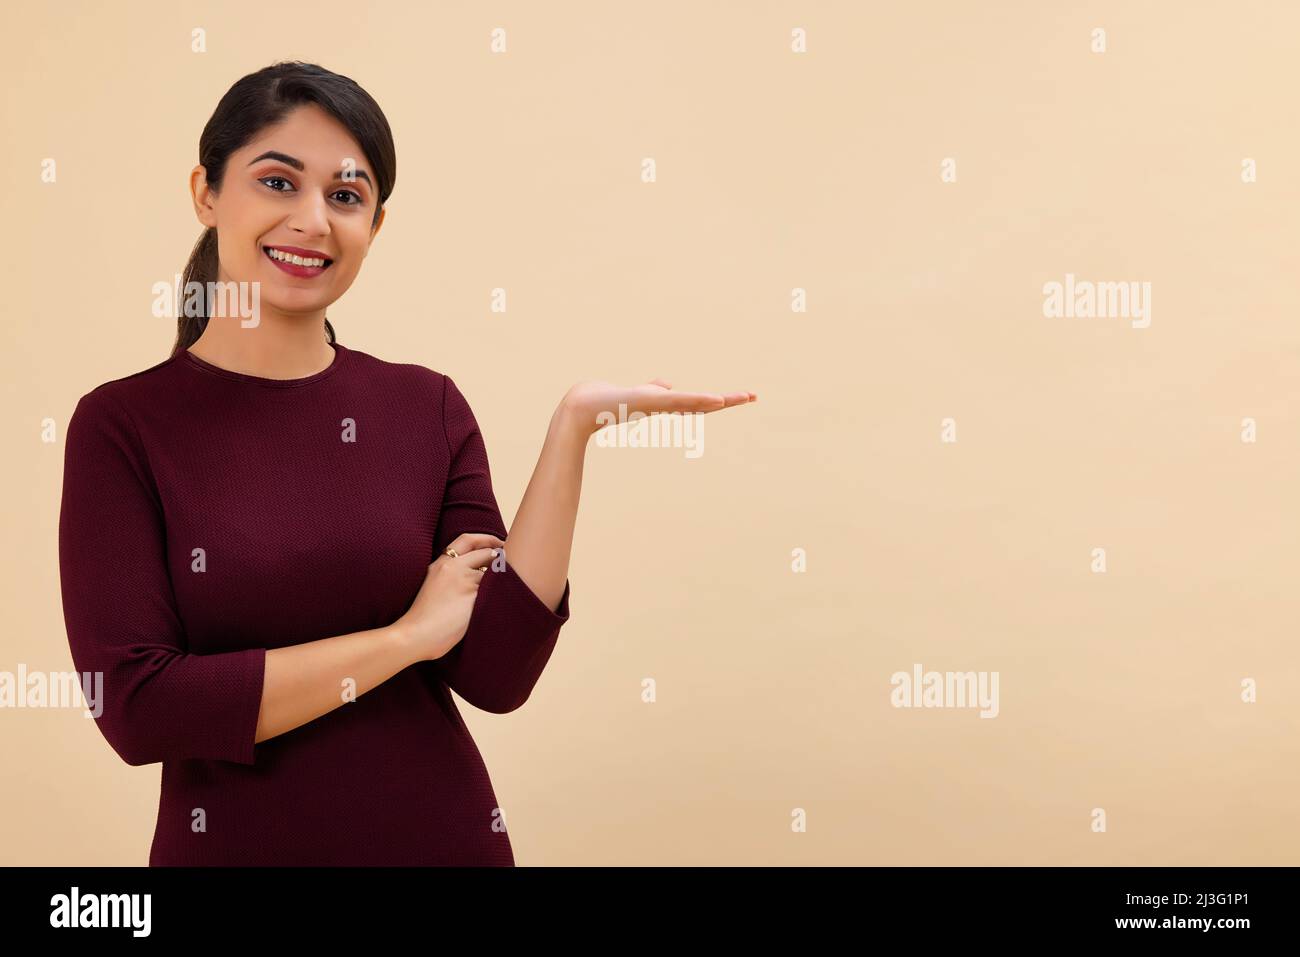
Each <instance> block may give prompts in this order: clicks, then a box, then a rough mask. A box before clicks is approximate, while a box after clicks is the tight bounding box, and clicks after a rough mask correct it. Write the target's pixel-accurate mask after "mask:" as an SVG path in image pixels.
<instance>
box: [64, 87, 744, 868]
mask: <svg viewBox="0 0 1300 957" xmlns="http://www.w3.org/2000/svg"><path fill="white" fill-rule="evenodd" d="M200 158H201V162H200V164H199V166H198V167H196V168H195V169H194V170H193V171H192V173H191V178H190V182H191V186H192V188H193V199H194V209H195V213H196V215H197V216H198V218H199V220H200V222H202V223H203V224H204V226H205V227H206V229H205V232H204V234H203V238H202V239H201V240H200V242H199V245H198V247H197V248H196V250H195V253H194V256H193V258H192V260H191V262H190V266H189V268H188V270H187V274H186V277H185V279H186V288H190V286H191V284H200V285H201V288H203V289H204V290H205V292H204V297H205V303H204V304H205V309H204V310H202V311H201V312H200V314H199V315H182V316H180V317H179V318H178V329H177V340H176V344H175V346H174V347H173V350H172V354H171V357H170V358H169V359H167V360H166V361H164V362H161V363H158V364H157V365H155V366H153V367H151V368H148V369H144V370H142V371H139V372H135V373H133V374H131V375H127V376H124V377H122V378H118V379H114V380H112V381H109V382H105V383H103V384H101V385H99V386H98V387H96V388H94V389H92V390H91V391H90V392H88V393H87V394H85V395H84V396H82V398H81V400H80V402H78V404H77V406H76V409H75V410H74V412H73V414H72V418H71V420H70V421H69V423H68V427H67V430H66V450H65V453H64V473H63V474H64V478H63V499H62V506H61V510H60V513H59V562H60V579H61V585H62V596H63V608H64V619H65V622H66V624H67V632H68V641H69V645H70V647H71V650H72V657H73V660H74V662H76V664H77V669H78V671H81V672H89V673H97V674H102V675H103V676H104V679H103V689H102V694H101V695H100V701H101V704H102V710H101V713H100V714H99V715H98V716H97V717H96V722H97V725H98V727H99V729H100V731H101V732H102V734H103V736H104V737H105V738H106V739H107V741H108V742H109V744H110V745H111V746H112V747H113V749H114V750H115V751H116V752H117V753H118V755H119V756H120V757H121V758H122V759H123V760H124V761H126V762H127V763H128V764H132V765H140V764H152V763H155V762H161V763H162V765H163V770H162V793H161V797H160V800H159V802H158V816H157V821H156V825H155V829H154V838H153V845H152V848H151V850H150V854H149V863H150V864H153V865H165V864H181V865H196V864H203V865H252V864H264V865H358V864H370V865H400V864H417V865H418V864H423V865H433V864H457V865H483V864H490V865H505V866H509V865H512V864H513V863H514V855H513V850H512V847H511V843H510V838H509V836H508V834H507V831H506V822H505V813H504V811H503V809H502V807H501V805H500V803H499V802H498V800H497V797H496V794H495V791H494V788H493V785H492V781H491V779H490V777H489V776H488V772H487V768H486V765H485V764H484V761H483V758H482V756H481V755H480V753H479V750H478V748H477V746H476V744H475V742H474V740H473V738H472V737H471V736H470V733H469V730H468V728H467V726H466V724H465V722H464V720H463V719H462V718H461V715H460V712H459V709H458V706H457V704H456V701H455V699H454V698H453V696H452V692H453V691H454V692H455V693H456V694H457V695H459V696H460V698H462V699H464V700H465V701H467V702H469V703H470V704H472V705H474V706H475V707H478V708H481V709H483V710H485V711H490V712H493V713H497V714H505V713H508V712H511V711H514V710H516V709H518V708H520V707H521V706H522V705H523V704H524V703H525V702H526V701H527V700H528V698H529V696H530V695H531V694H532V691H533V688H534V687H535V686H536V684H537V682H538V680H539V678H540V676H541V673H542V670H543V669H544V668H545V667H546V665H547V663H548V661H549V660H550V657H551V653H552V651H553V650H554V648H555V646H556V643H557V641H558V636H559V633H560V629H561V627H562V626H563V625H564V623H565V622H566V621H567V620H568V618H569V580H568V568H569V559H570V552H571V550H572V546H573V535H574V525H575V521H576V517H577V508H578V501H579V497H580V492H581V485H582V469H583V461H584V456H585V453H586V446H587V442H588V439H589V438H590V436H591V435H592V433H593V432H595V431H596V429H597V428H598V427H599V425H598V423H599V422H600V421H601V417H600V411H601V410H604V409H611V408H619V409H627V410H630V411H631V413H632V414H635V415H641V414H645V415H649V414H653V413H657V412H681V413H694V412H711V411H717V410H719V409H723V408H727V407H729V406H732V405H739V404H742V403H745V402H748V401H751V400H752V399H753V398H755V396H754V395H753V393H749V392H740V393H732V394H728V395H714V394H708V393H690V392H673V391H672V387H671V385H669V384H668V383H665V382H663V381H662V380H658V379H656V380H653V381H651V382H649V383H646V384H643V385H639V386H635V387H631V388H620V387H617V386H614V385H612V384H610V383H608V382H600V381H596V382H585V383H578V384H577V385H575V386H573V387H572V388H570V389H569V391H568V392H567V393H566V394H565V395H564V397H563V398H562V399H561V400H560V402H559V404H558V406H557V407H556V409H555V412H554V413H553V414H552V417H551V421H550V423H549V425H548V428H547V433H546V437H545V441H544V443H543V445H542V451H541V454H540V455H539V456H538V460H537V465H536V467H535V469H534V471H533V475H532V478H531V479H530V481H529V482H528V487H527V489H526V491H525V493H524V496H523V500H522V501H521V503H520V505H519V508H518V511H517V512H516V515H515V520H514V523H513V524H512V526H511V527H510V529H509V533H508V534H509V541H508V543H507V541H506V539H507V529H506V525H505V523H504V521H503V520H502V517H501V511H500V509H499V508H498V506H497V501H496V495H495V492H494V490H493V488H492V477H491V471H490V469H489V467H488V457H487V449H486V445H485V443H484V440H483V436H482V434H481V433H480V431H479V427H478V422H477V420H476V419H475V416H474V413H473V411H472V410H471V408H470V403H469V401H468V399H467V398H466V396H465V395H464V393H462V392H461V390H460V389H459V388H458V387H457V384H456V383H455V382H454V381H453V380H452V378H451V377H450V376H449V375H446V374H444V373H442V372H439V371H435V370H433V369H429V368H426V367H424V366H421V365H417V364H415V363H410V362H387V361H384V360H382V359H379V358H376V357H375V356H372V355H369V354H367V353H365V352H363V351H361V350H360V349H352V348H348V347H346V346H344V345H343V344H342V343H340V342H338V341H337V340H336V338H335V335H334V330H333V328H332V327H331V326H330V324H329V323H328V322H327V321H326V319H325V309H326V307H327V306H329V305H330V304H331V303H333V302H334V301H335V300H337V299H338V298H339V297H340V296H341V295H343V293H344V292H345V291H346V290H347V289H348V287H349V286H350V285H351V283H352V281H353V279H354V278H355V277H356V275H357V272H358V270H359V269H360V268H361V264H362V262H363V261H364V260H365V258H366V255H367V253H368V252H369V250H370V247H371V244H372V243H373V241H374V238H375V235H376V234H377V233H378V231H379V227H380V224H381V223H382V222H383V218H384V202H385V201H386V200H387V198H388V196H389V194H390V192H391V190H392V188H393V179H394V173H395V169H396V162H395V159H394V154H393V141H392V136H391V134H390V132H389V129H388V123H387V122H386V121H385V120H384V115H383V113H382V112H381V111H380V109H379V107H378V106H377V105H376V104H375V102H374V101H373V100H372V99H371V98H370V97H369V96H368V95H367V94H366V93H365V92H364V91H362V90H361V88H360V87H358V86H357V85H356V84H355V83H354V82H353V81H352V80H350V79H347V78H346V77H341V76H338V75H336V74H333V73H330V72H329V71H327V70H324V69H322V68H321V67H317V66H312V65H309V64H301V63H288V64H276V65H274V66H272V67H269V68H267V69H266V70H262V71H260V72H258V73H254V74H252V75H251V76H247V77H244V78H243V79H241V80H240V81H239V82H238V83H236V84H235V86H234V87H233V88H232V89H231V90H230V92H229V93H227V94H226V96H225V97H223V98H222V100H221V103H220V104H219V105H218V107H217V110H216V113H215V114H214V115H213V117H212V119H211V120H210V121H209V122H208V124H207V126H206V127H205V128H204V131H203V137H202V140H201V143H200ZM209 283H211V284H212V285H217V286H223V287H225V286H229V285H240V286H244V285H253V286H254V287H255V288H256V289H258V290H260V303H261V313H260V321H259V322H257V323H255V324H252V325H245V324H244V323H242V322H235V321H234V320H233V318H231V317H229V316H226V315H220V314H216V313H213V312H211V311H209V310H208V309H207V308H206V306H207V305H208V303H207V302H206V297H207V290H208V289H209V288H210V286H209V285H208V284H209ZM486 361H492V360H491V357H488V358H487V360H486ZM507 551H508V555H507Z"/></svg>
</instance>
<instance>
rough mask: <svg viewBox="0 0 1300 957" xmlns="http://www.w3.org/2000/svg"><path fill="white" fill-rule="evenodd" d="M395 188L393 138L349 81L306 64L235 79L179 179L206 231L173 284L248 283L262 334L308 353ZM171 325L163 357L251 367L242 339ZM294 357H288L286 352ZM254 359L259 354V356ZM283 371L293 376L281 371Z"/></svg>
mask: <svg viewBox="0 0 1300 957" xmlns="http://www.w3.org/2000/svg"><path fill="white" fill-rule="evenodd" d="M396 178H397V156H396V151H395V149H394V145H393V137H392V132H391V130H390V129H389V126H388V121H387V119H386V118H385V117H384V114H383V111H382V110H381V109H380V108H379V105H378V104H377V103H375V101H374V100H373V98H371V97H370V95H369V94H368V93H366V92H365V90H363V89H362V88H361V87H360V86H358V85H357V84H356V83H355V82H354V81H353V80H351V79H349V78H348V77H344V76H339V75H338V74H336V73H332V72H330V71H329V70H326V69H324V68H323V67H319V66H316V65H314V64H307V63H277V64H275V65H273V66H270V67H267V68H266V69H264V70H260V71H258V72H257V73H252V74H250V75H248V76H246V77H244V78H243V79H241V80H239V81H238V82H237V83H236V84H235V85H234V86H232V87H231V88H230V90H229V91H228V92H227V93H226V95H225V96H224V97H222V99H221V102H220V103H218V104H217V108H216V110H215V111H214V112H213V114H212V117H211V119H209V120H208V123H207V125H206V126H205V127H204V128H203V133H202V135H201V136H200V138H199V164H198V165H197V166H196V167H195V168H194V169H193V170H192V171H191V173H190V188H191V191H192V194H193V199H194V208H195V212H196V214H197V215H198V218H199V221H200V222H201V223H202V224H203V225H204V226H205V227H207V228H206V229H205V230H204V232H203V235H202V236H201V237H200V238H199V241H198V243H197V244H196V245H195V247H194V251H193V253H192V255H191V256H190V261H189V263H188V265H187V266H186V269H185V271H184V273H183V275H182V285H183V288H187V289H188V288H191V287H190V285H189V283H190V282H191V281H197V282H199V283H202V284H203V288H207V283H208V282H210V281H220V282H227V281H231V280H234V281H240V282H257V283H259V284H260V285H261V290H260V309H261V316H260V318H261V322H262V323H264V324H267V325H268V330H269V331H268V333H267V334H268V335H269V336H271V337H274V338H276V339H280V338H282V337H283V338H285V339H286V342H285V345H286V349H285V350H281V351H287V352H290V353H292V352H294V351H299V352H301V351H302V350H301V348H300V347H301V346H302V345H304V343H302V342H301V341H299V340H300V339H301V337H302V336H306V335H311V334H313V333H312V332H311V330H313V329H315V328H319V326H322V325H323V327H324V329H325V343H321V342H319V340H317V341H316V344H315V345H311V346H310V350H311V351H309V352H308V354H312V353H313V352H314V354H315V355H316V356H317V357H319V358H318V359H317V364H319V363H321V362H325V361H328V357H327V356H326V355H325V353H323V352H321V351H320V350H321V349H322V348H324V346H325V344H326V343H333V342H335V341H336V336H335V333H334V328H333V326H332V325H331V324H330V323H329V321H328V320H327V319H326V318H325V309H326V307H327V306H328V305H329V304H330V303H332V302H333V301H334V300H336V299H338V298H339V297H340V296H342V295H343V293H344V292H346V291H347V289H348V288H349V287H350V286H351V285H352V282H353V280H354V279H355V278H356V276H357V273H358V272H359V271H360V269H361V264H362V262H363V261H364V259H365V257H366V254H367V253H368V252H369V250H370V244H371V243H372V242H373V241H374V239H375V236H376V235H378V233H379V229H380V227H381V225H382V224H383V220H384V203H385V202H387V200H388V198H389V196H390V195H391V194H392V191H393V186H394V183H395V181H396ZM211 315H213V312H212V311H211V310H204V311H203V315H202V316H197V317H189V316H183V317H181V322H180V323H179V326H178V330H177V337H176V342H175V344H174V345H173V348H172V352H173V354H175V353H177V352H180V351H181V350H184V349H189V348H190V347H191V346H195V345H196V343H197V347H196V348H195V349H194V350H193V351H194V354H196V355H202V356H208V357H216V356H218V355H222V356H225V357H227V358H228V359H230V358H234V359H235V360H236V361H238V362H242V363H244V364H245V365H246V366H248V367H249V368H250V369H251V362H252V355H251V350H250V348H249V339H248V337H247V336H239V335H236V334H235V331H234V330H232V329H230V328H228V327H227V325H224V324H220V323H214V324H213V325H212V328H210V329H209V327H208V326H209V324H208V322H207V317H209V316H211ZM317 319H319V323H318V322H317V321H316V320H317ZM295 347H298V348H295ZM259 351H263V350H259ZM286 371H289V372H293V371H299V370H292V369H291V370H286Z"/></svg>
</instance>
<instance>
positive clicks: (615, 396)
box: [564, 379, 758, 433]
mask: <svg viewBox="0 0 1300 957" xmlns="http://www.w3.org/2000/svg"><path fill="white" fill-rule="evenodd" d="M756 401H758V394H757V393H755V392H674V391H673V386H672V383H671V382H665V381H664V380H663V379H651V380H650V381H649V382H647V383H645V384H643V385H633V386H622V385H614V384H613V383H612V382H580V383H578V384H577V385H575V386H574V387H573V388H571V389H570V390H569V391H568V393H567V394H566V395H565V397H564V405H565V406H566V407H567V409H568V410H569V412H570V414H571V416H572V418H573V421H575V422H578V423H581V424H582V426H583V428H585V429H587V430H588V433H594V432H596V431H597V430H599V429H601V428H603V427H604V426H605V425H607V424H609V423H608V422H607V421H601V419H600V418H599V416H601V415H602V413H604V414H606V415H607V416H614V417H615V419H616V420H617V419H618V418H619V416H620V407H622V414H623V415H631V414H632V413H633V412H642V413H644V414H645V415H654V414H655V413H657V412H680V413H683V414H685V413H689V412H717V411H719V410H721V409H729V408H731V407H732V406H733V405H745V404H747V403H749V402H756Z"/></svg>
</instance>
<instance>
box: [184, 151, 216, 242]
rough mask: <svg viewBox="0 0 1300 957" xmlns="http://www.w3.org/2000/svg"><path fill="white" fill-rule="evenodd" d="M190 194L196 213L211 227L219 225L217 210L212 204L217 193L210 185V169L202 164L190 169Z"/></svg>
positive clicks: (204, 223)
mask: <svg viewBox="0 0 1300 957" xmlns="http://www.w3.org/2000/svg"><path fill="white" fill-rule="evenodd" d="M190 195H191V197H192V198H193V200H194V215H196V216H197V217H198V218H199V222H200V223H202V224H203V225H204V226H207V227H209V228H212V227H215V226H216V225H217V211H216V210H215V209H214V208H213V206H212V200H213V199H214V198H215V194H214V193H213V192H212V189H211V188H210V187H209V186H208V171H207V170H205V169H204V168H203V166H202V165H201V164H200V165H199V166H196V167H194V169H192V170H190Z"/></svg>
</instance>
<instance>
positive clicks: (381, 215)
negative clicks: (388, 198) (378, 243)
mask: <svg viewBox="0 0 1300 957" xmlns="http://www.w3.org/2000/svg"><path fill="white" fill-rule="evenodd" d="M387 212H388V210H387V209H382V208H381V209H380V210H379V218H378V219H376V220H375V225H374V226H373V227H372V228H371V230H370V243H373V242H374V241H375V237H376V236H378V235H379V227H380V226H382V225H384V215H385V214H386V213H387ZM370 243H367V244H366V252H370Z"/></svg>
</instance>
